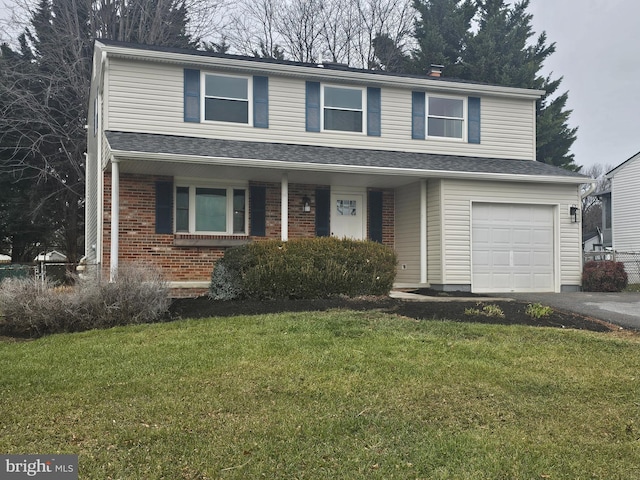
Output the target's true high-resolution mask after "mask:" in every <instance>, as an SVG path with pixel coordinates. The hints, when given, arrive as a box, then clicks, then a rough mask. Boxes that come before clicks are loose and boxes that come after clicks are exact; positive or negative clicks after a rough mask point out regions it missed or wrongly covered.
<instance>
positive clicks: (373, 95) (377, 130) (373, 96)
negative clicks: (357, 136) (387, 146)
mask: <svg viewBox="0 0 640 480" xmlns="http://www.w3.org/2000/svg"><path fill="white" fill-rule="evenodd" d="M381 133H382V132H381V127H380V89H379V88H376V87H368V88H367V135H369V136H371V137H379V136H380V135H381Z"/></svg>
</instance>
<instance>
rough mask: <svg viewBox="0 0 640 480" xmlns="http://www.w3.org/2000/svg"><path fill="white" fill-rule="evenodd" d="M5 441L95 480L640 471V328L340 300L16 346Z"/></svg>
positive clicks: (8, 349)
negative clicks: (62, 460)
mask: <svg viewBox="0 0 640 480" xmlns="http://www.w3.org/2000/svg"><path fill="white" fill-rule="evenodd" d="M0 364H1V365H2V375H1V376H0V412H1V413H0V431H1V432H2V434H1V435H0V452H2V453H24V454H26V453H74V454H78V455H79V460H80V469H79V474H80V478H83V479H110V478H111V479H120V478H121V479H132V478H136V479H137V478H141V479H142V478H144V479H155V478H166V479H179V478H185V479H188V478H191V479H196V478H198V479H209V478H210V479H217V478H238V479H246V478H283V479H285V478H286V479H290V478H313V479H318V478H327V479H335V478H364V477H367V478H384V479H387V478H401V479H404V478H425V479H426V478H428V479H439V478H441V479H444V478H447V479H448V478H451V479H499V478H505V479H520V478H521V479H535V478H551V479H554V478H556V479H564V478H602V479H605V478H606V479H610V478H639V477H640V407H639V406H638V402H639V401H640V375H639V373H638V368H637V367H638V365H640V337H638V336H637V335H632V334H626V333H625V334H623V333H593V332H582V331H575V330H566V329H565V330H562V329H548V328H533V327H526V326H518V325H516V326H503V325H482V324H466V323H453V322H442V321H417V320H414V319H407V318H404V317H400V316H397V315H390V314H385V313H381V312H374V311H363V312H354V311H344V310H332V311H327V312H314V313H305V312H300V313H284V314H273V315H255V316H238V317H230V318H211V319H202V320H181V321H176V322H171V323H165V324H154V325H138V326H131V327H123V328H116V329H111V330H103V331H90V332H85V333H78V334H60V335H52V336H48V337H45V338H41V339H39V340H35V341H26V342H9V341H5V342H0Z"/></svg>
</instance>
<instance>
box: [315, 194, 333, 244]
mask: <svg viewBox="0 0 640 480" xmlns="http://www.w3.org/2000/svg"><path fill="white" fill-rule="evenodd" d="M330 204H331V191H330V190H329V189H328V188H318V189H316V237H328V236H329V234H330V233H331V232H330V225H329V223H330V221H331V205H330Z"/></svg>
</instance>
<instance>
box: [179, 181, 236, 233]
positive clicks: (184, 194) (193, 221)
mask: <svg viewBox="0 0 640 480" xmlns="http://www.w3.org/2000/svg"><path fill="white" fill-rule="evenodd" d="M175 203H176V205H175V209H176V210H175V219H176V232H184V233H208V234H223V235H245V234H246V232H247V212H246V205H247V189H246V188H235V187H209V186H188V187H187V186H178V187H176V202H175Z"/></svg>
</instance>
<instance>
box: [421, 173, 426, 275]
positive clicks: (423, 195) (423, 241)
mask: <svg viewBox="0 0 640 480" xmlns="http://www.w3.org/2000/svg"><path fill="white" fill-rule="evenodd" d="M426 283H427V181H426V180H425V179H422V180H420V284H421V285H425V284H426Z"/></svg>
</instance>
